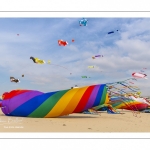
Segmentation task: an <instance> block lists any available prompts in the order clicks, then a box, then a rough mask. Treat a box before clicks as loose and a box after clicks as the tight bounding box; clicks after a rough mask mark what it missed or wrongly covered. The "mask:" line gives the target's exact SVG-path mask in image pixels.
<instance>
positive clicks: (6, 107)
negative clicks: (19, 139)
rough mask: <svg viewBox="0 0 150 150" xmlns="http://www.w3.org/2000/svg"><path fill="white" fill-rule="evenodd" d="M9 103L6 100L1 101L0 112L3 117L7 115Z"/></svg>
mask: <svg viewBox="0 0 150 150" xmlns="http://www.w3.org/2000/svg"><path fill="white" fill-rule="evenodd" d="M9 102H10V101H9V100H8V101H7V100H3V101H2V107H1V110H2V112H3V113H4V114H5V115H7V114H9V108H8V106H9Z"/></svg>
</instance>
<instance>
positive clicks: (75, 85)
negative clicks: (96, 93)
mask: <svg viewBox="0 0 150 150" xmlns="http://www.w3.org/2000/svg"><path fill="white" fill-rule="evenodd" d="M75 88H79V87H78V86H77V85H75V86H74V87H71V89H75Z"/></svg>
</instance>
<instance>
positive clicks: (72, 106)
mask: <svg viewBox="0 0 150 150" xmlns="http://www.w3.org/2000/svg"><path fill="white" fill-rule="evenodd" d="M3 97H4V98H3V100H2V101H1V102H0V106H1V110H2V112H3V113H4V114H5V115H6V116H20V117H32V118H51V117H59V116H64V115H68V114H72V113H80V112H83V111H84V110H88V109H91V108H92V107H96V106H98V105H102V104H104V103H105V102H108V101H109V99H108V94H107V89H106V84H97V85H91V86H85V87H79V88H73V89H67V90H61V91H54V92H48V93H43V92H40V91H35V90H17V91H16V90H13V91H11V92H6V93H4V94H3Z"/></svg>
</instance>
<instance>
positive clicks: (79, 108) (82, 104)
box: [73, 85, 95, 113]
mask: <svg viewBox="0 0 150 150" xmlns="http://www.w3.org/2000/svg"><path fill="white" fill-rule="evenodd" d="M94 87H95V86H94V85H93V86H90V87H88V88H87V90H86V91H85V93H84V94H83V96H82V98H81V100H80V102H79V103H78V105H77V107H76V108H75V110H74V111H73V113H77V112H82V111H83V110H84V107H85V106H86V104H87V102H88V99H89V97H90V95H91V93H92V91H93V89H94Z"/></svg>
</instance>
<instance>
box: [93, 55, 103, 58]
mask: <svg viewBox="0 0 150 150" xmlns="http://www.w3.org/2000/svg"><path fill="white" fill-rule="evenodd" d="M95 57H103V55H95V56H93V57H92V58H93V59H95Z"/></svg>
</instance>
